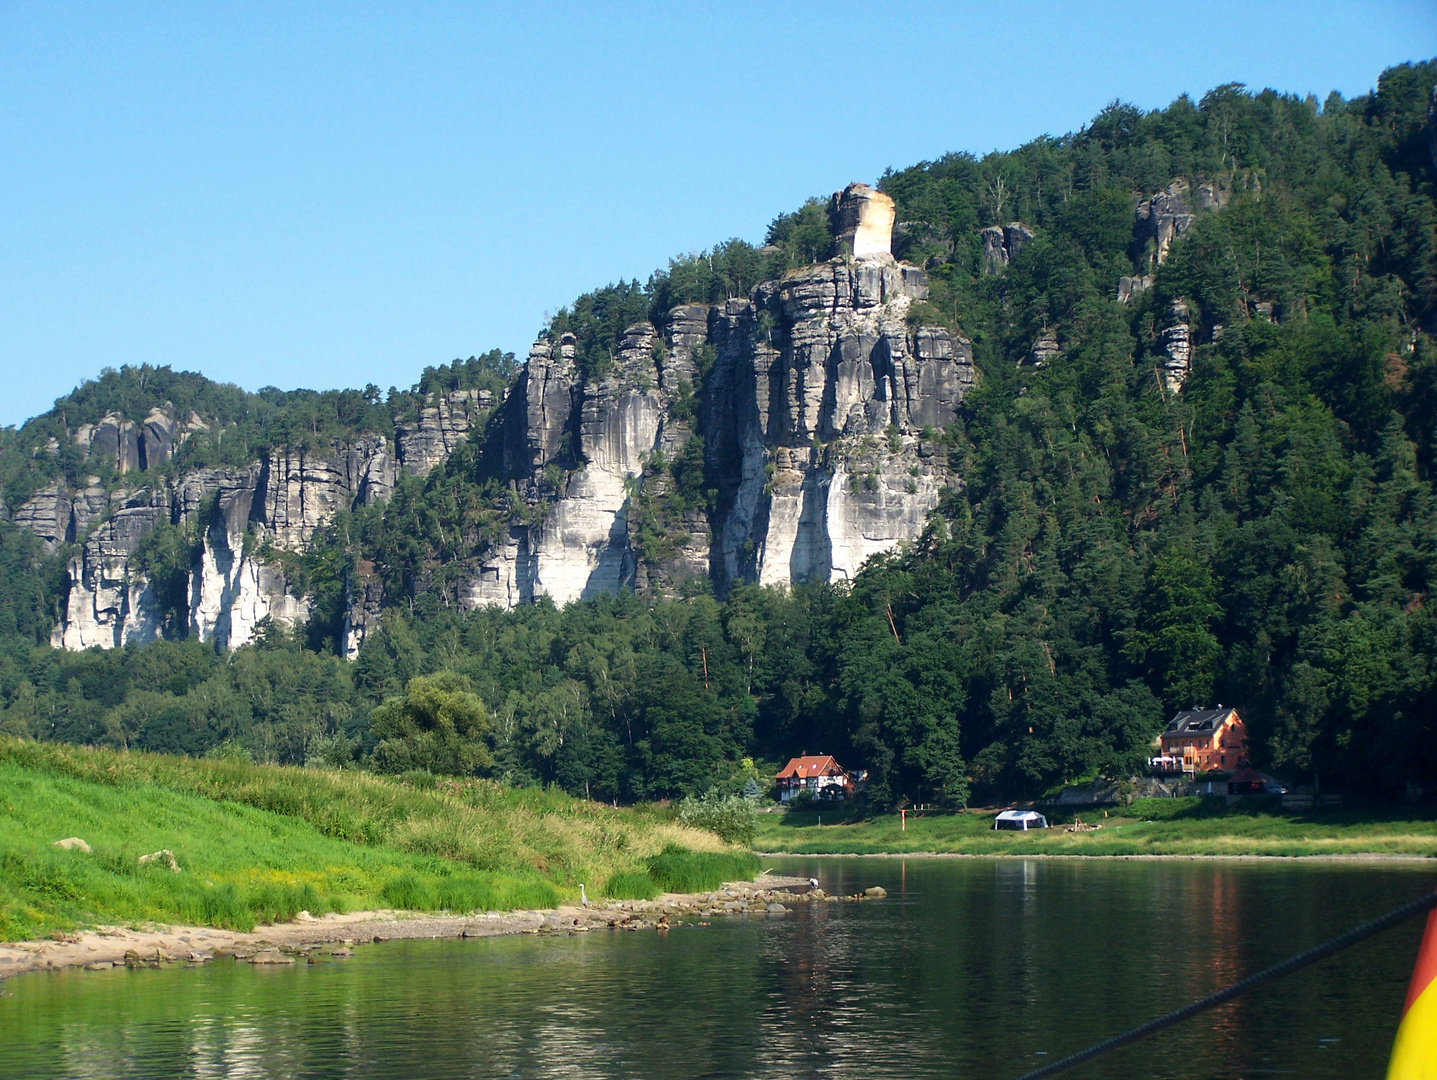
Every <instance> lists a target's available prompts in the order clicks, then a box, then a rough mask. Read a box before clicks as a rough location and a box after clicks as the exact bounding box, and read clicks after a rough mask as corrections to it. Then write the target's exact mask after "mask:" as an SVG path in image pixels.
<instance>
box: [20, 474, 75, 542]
mask: <svg viewBox="0 0 1437 1080" xmlns="http://www.w3.org/2000/svg"><path fill="white" fill-rule="evenodd" d="M11 520H12V521H14V523H15V524H16V525H18V526H20V527H21V528H22V529H28V530H29V531H30V532H32V533H34V534H35V535H36V536H38V537H39V538H40V543H41V544H43V545H44V547H45V550H46V551H47V552H49V553H51V554H53V553H54V552H55V550H56V549H57V548H58V547H59V546H60V545H61V544H64V543H67V542H69V540H70V539H71V538H72V535H73V534H72V533H71V531H70V495H69V492H67V491H65V490H64V489H62V488H60V487H46V488H41V489H40V490H39V491H37V492H35V494H33V495H31V496H30V497H29V498H28V499H26V500H25V501H24V502H22V503H21V504H20V505H19V506H17V507H15V510H14V513H13V514H12V515H11Z"/></svg>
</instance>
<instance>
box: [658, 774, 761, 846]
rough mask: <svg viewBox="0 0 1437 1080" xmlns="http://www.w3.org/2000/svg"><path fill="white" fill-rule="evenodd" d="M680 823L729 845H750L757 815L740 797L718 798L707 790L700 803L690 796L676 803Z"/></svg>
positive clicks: (723, 796) (712, 791)
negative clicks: (720, 839)
mask: <svg viewBox="0 0 1437 1080" xmlns="http://www.w3.org/2000/svg"><path fill="white" fill-rule="evenodd" d="M678 817H679V821H681V822H682V823H683V824H685V825H688V826H690V827H692V828H695V829H705V830H707V831H708V832H711V833H717V834H718V835H719V836H720V837H722V838H723V839H724V840H725V841H727V842H728V843H730V844H743V845H744V846H745V847H747V846H748V845H750V844H752V843H753V837H754V833H755V832H756V831H757V830H758V813H757V810H756V809H755V807H754V804H753V801H752V800H750V799H745V798H743V797H742V796H741V795H720V794H719V793H718V792H717V791H716V790H714V789H712V788H710V789H709V790H708V792H707V793H705V795H704V796H703V798H701V799H695V798H694V797H693V796H692V795H690V796H688V797H687V798H685V799H684V800H683V801H682V802H681V803H679V814H678Z"/></svg>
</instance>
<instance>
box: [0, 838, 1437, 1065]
mask: <svg viewBox="0 0 1437 1080" xmlns="http://www.w3.org/2000/svg"><path fill="white" fill-rule="evenodd" d="M814 869H815V872H820V873H823V875H824V876H825V879H826V880H825V884H827V885H829V886H830V887H836V888H838V889H842V890H843V891H852V890H854V889H857V888H859V887H861V886H863V885H867V884H873V883H875V881H881V882H882V883H883V884H885V885H886V886H888V887H889V888H890V896H889V899H888V900H886V901H882V902H878V903H865V904H832V905H820V906H817V907H814V908H812V909H807V910H800V911H797V912H795V913H794V914H792V915H790V916H787V917H785V918H782V919H771V920H766V919H760V918H749V919H731V920H715V925H714V926H712V927H710V928H707V929H699V928H695V927H684V928H680V929H676V930H674V931H672V932H671V933H669V934H668V935H667V936H660V935H657V934H653V933H651V932H646V933H637V934H608V933H594V934H589V935H585V936H581V937H573V938H570V937H556V938H539V939H535V938H522V939H498V940H490V941H477V942H476V941H462V942H461V941H451V942H390V943H387V944H385V945H383V946H380V947H377V948H374V949H364V950H361V951H360V954H359V955H358V956H356V957H355V958H354V959H353V960H351V961H348V962H346V963H344V964H338V963H336V964H331V965H319V966H315V967H306V966H304V965H302V964H301V965H296V966H295V967H292V968H285V969H280V970H265V969H252V968H250V967H248V966H246V965H238V964H231V963H226V962H222V963H220V964H218V965H215V966H213V967H210V968H207V969H205V970H203V971H193V970H187V969H184V968H171V969H166V970H160V971H135V972H126V971H115V972H110V973H105V974H99V975H94V974H80V973H65V974H58V975H45V976H35V977H27V979H22V980H20V981H18V982H17V983H15V984H13V985H12V987H11V990H12V996H11V997H8V998H3V999H0V1072H3V1073H4V1074H5V1075H7V1077H8V1076H17V1077H30V1076H35V1077H39V1076H45V1077H50V1076H66V1077H84V1078H95V1080H101V1078H109V1077H116V1078H119V1077H124V1078H132V1077H174V1076H183V1077H237V1078H243V1077H261V1076H262V1077H272V1076H286V1077H291V1076H292V1077H314V1078H331V1077H333V1078H336V1080H338V1078H350V1077H356V1078H357V1077H366V1078H367V1077H409V1076H414V1075H444V1076H458V1077H464V1076H473V1077H490V1076H525V1077H567V1076H585V1077H614V1078H639V1077H643V1078H646V1080H648V1078H654V1080H659V1078H664V1077H674V1076H685V1077H687V1076H713V1077H755V1076H845V1077H847V1076H863V1077H888V1076H904V1077H921V1076H959V1077H965V1076H966V1077H980V1076H981V1077H989V1076H1002V1075H1005V1074H1016V1073H1018V1072H1021V1071H1023V1069H1024V1068H1027V1067H1031V1066H1032V1065H1034V1064H1037V1063H1039V1062H1041V1061H1042V1060H1043V1059H1042V1058H1040V1057H1037V1056H1035V1051H1037V1050H1047V1051H1048V1052H1049V1053H1050V1054H1052V1055H1056V1054H1061V1053H1064V1052H1067V1051H1070V1050H1073V1049H1076V1048H1078V1047H1080V1046H1082V1045H1085V1044H1086V1043H1088V1042H1089V1041H1091V1040H1093V1039H1096V1038H1100V1037H1102V1036H1104V1035H1108V1034H1112V1033H1114V1032H1116V1031H1119V1030H1122V1029H1124V1028H1126V1027H1128V1026H1130V1025H1132V1024H1134V1023H1138V1022H1141V1021H1143V1020H1146V1019H1148V1018H1150V1017H1152V1016H1153V1015H1155V1014H1157V1013H1160V1012H1162V1011H1164V1010H1166V1009H1168V1008H1172V1007H1175V1006H1177V1005H1180V1004H1184V1003H1186V1002H1187V1001H1189V1000H1191V999H1192V998H1194V997H1196V996H1198V995H1200V994H1203V993H1206V992H1208V991H1210V990H1213V989H1216V988H1217V987H1219V986H1221V985H1224V984H1226V983H1227V982H1230V981H1232V980H1235V979H1238V978H1241V977H1242V976H1244V975H1246V974H1248V973H1250V972H1252V971H1255V970H1258V969H1259V968H1261V967H1263V966H1266V965H1267V964H1270V963H1272V962H1274V961H1276V960H1278V959H1280V958H1281V957H1283V956H1286V955H1288V954H1289V953H1291V952H1293V951H1296V950H1297V949H1300V948H1303V947H1305V946H1307V945H1310V944H1312V943H1314V942H1316V941H1318V940H1320V939H1322V938H1323V937H1325V936H1327V935H1329V934H1331V933H1334V932H1337V931H1339V930H1341V929H1344V928H1346V927H1347V926H1348V925H1351V924H1352V923H1355V922H1357V921H1359V920H1360V919H1361V918H1363V917H1365V916H1367V915H1369V914H1372V913H1375V912H1376V911H1378V910H1382V909H1384V908H1385V907H1387V906H1390V904H1391V903H1393V902H1394V901H1395V900H1396V899H1397V898H1399V897H1400V896H1404V895H1409V894H1411V893H1413V892H1415V891H1418V890H1419V889H1420V888H1422V887H1424V886H1425V885H1426V884H1427V881H1426V879H1425V878H1423V877H1421V876H1419V875H1415V874H1404V873H1394V872H1376V871H1372V870H1370V869H1365V868H1364V869H1361V870H1354V871H1350V872H1348V871H1343V870H1340V869H1335V868H1332V867H1327V868H1304V867H1287V866H1277V867H1272V866H1268V865H1266V864H1262V865H1253V864H1237V863H1233V864H1213V863H1181V862H1174V863H1161V864H1158V863H1078V862H1069V861H1058V860H1045V861H1035V860H1027V861H1021V860H1011V861H983V860H971V861H968V860H965V861H962V862H953V861H938V860H910V861H908V862H907V864H906V866H905V865H904V864H902V863H897V862H883V863H872V862H870V863H866V864H857V863H845V864H838V865H835V864H832V863H828V864H821V869H820V868H819V866H818V864H815V868H814ZM905 884H906V887H907V891H906V893H905V892H904V891H903V889H902V886H903V885H905ZM1419 931H1420V928H1419V927H1416V926H1415V925H1414V926H1413V927H1411V928H1407V929H1405V930H1404V931H1402V932H1401V933H1400V934H1397V935H1395V936H1393V937H1391V938H1386V939H1379V940H1378V941H1377V942H1373V943H1369V944H1366V945H1363V946H1359V947H1358V948H1357V949H1355V950H1353V951H1352V952H1351V953H1349V954H1346V955H1345V956H1344V957H1343V958H1341V959H1339V960H1336V961H1331V962H1328V963H1327V964H1325V965H1323V966H1320V967H1318V968H1316V969H1314V970H1313V971H1311V972H1309V973H1307V974H1306V975H1299V976H1297V977H1294V978H1293V979H1290V980H1285V981H1284V982H1282V983H1279V984H1277V985H1276V986H1275V987H1273V988H1272V989H1270V990H1264V991H1259V992H1257V993H1255V994H1254V995H1252V996H1251V997H1249V998H1246V999H1240V1000H1239V1001H1238V1002H1235V1003H1233V1004H1232V1005H1230V1006H1229V1007H1228V1008H1227V1009H1225V1010H1223V1011H1219V1012H1216V1013H1213V1014H1210V1015H1209V1016H1208V1017H1206V1018H1203V1019H1201V1020H1198V1021H1195V1022H1193V1023H1190V1024H1188V1025H1184V1026H1183V1027H1180V1028H1177V1029H1174V1030H1173V1031H1172V1032H1169V1033H1167V1034H1164V1035H1163V1036H1161V1037H1160V1038H1158V1039H1156V1040H1154V1041H1152V1042H1150V1043H1148V1044H1145V1045H1144V1046H1142V1047H1138V1048H1133V1049H1131V1050H1128V1051H1125V1052H1124V1054H1123V1056H1122V1057H1121V1058H1120V1059H1118V1060H1116V1061H1115V1062H1114V1063H1113V1072H1112V1074H1113V1075H1119V1074H1121V1075H1132V1076H1135V1077H1142V1076H1154V1077H1156V1076H1164V1077H1166V1076H1186V1075H1213V1076H1218V1075H1240V1074H1242V1071H1243V1069H1244V1068H1245V1067H1248V1066H1251V1067H1255V1068H1259V1069H1261V1068H1269V1069H1273V1068H1276V1069H1281V1070H1289V1071H1292V1072H1294V1073H1295V1074H1297V1075H1304V1076H1340V1075H1348V1074H1354V1075H1355V1074H1357V1073H1360V1072H1361V1071H1362V1070H1363V1068H1364V1067H1365V1065H1364V1063H1370V1062H1374V1061H1376V1062H1380V1061H1381V1060H1383V1059H1384V1057H1385V1054H1386V1050H1387V1047H1388V1046H1389V1045H1390V1038H1391V1034H1392V1029H1393V1027H1394V1026H1395V1023H1396V1018H1397V1011H1398V1009H1399V1007H1400V1003H1401V997H1402V992H1403V984H1404V980H1405V978H1406V975H1407V972H1408V970H1409V969H1410V962H1411V956H1412V955H1413V952H1414V951H1415V946H1416V935H1417V933H1418V932H1419ZM1333 1037H1336V1038H1340V1039H1341V1042H1339V1043H1335V1044H1334V1043H1327V1044H1320V1043H1319V1042H1318V1040H1319V1039H1321V1038H1333ZM1324 1045H1325V1046H1327V1047H1328V1048H1327V1049H1322V1048H1321V1047H1322V1046H1324ZM1274 1055H1276V1057H1275V1056H1274ZM1267 1059H1270V1060H1267ZM1234 1070H1237V1072H1234ZM1344 1070H1345V1072H1344Z"/></svg>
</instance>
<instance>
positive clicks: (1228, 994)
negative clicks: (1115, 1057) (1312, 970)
mask: <svg viewBox="0 0 1437 1080" xmlns="http://www.w3.org/2000/svg"><path fill="white" fill-rule="evenodd" d="M1434 907H1437V892H1430V893H1427V894H1426V895H1425V896H1419V897H1418V898H1417V899H1416V900H1409V901H1408V902H1407V903H1405V904H1403V905H1402V906H1401V907H1399V908H1393V909H1392V910H1391V911H1389V912H1388V913H1387V914H1386V915H1382V916H1379V917H1378V918H1376V919H1373V920H1372V921H1371V922H1365V923H1363V924H1362V925H1361V926H1357V927H1353V928H1352V929H1351V930H1349V931H1347V933H1345V934H1341V935H1339V936H1338V937H1335V938H1333V939H1332V940H1330V941H1324V942H1323V943H1322V944H1321V945H1314V946H1313V947H1312V948H1310V949H1308V950H1307V951H1306V952H1301V953H1298V954H1297V955H1296V956H1290V957H1288V958H1287V959H1286V960H1284V961H1283V962H1282V963H1280V964H1275V965H1274V966H1272V967H1270V968H1268V969H1266V970H1265V971H1259V972H1258V973H1257V974H1256V975H1249V976H1248V977H1247V978H1245V979H1240V980H1239V981H1237V982H1235V983H1233V984H1232V985H1231V986H1225V987H1223V989H1221V990H1219V991H1217V992H1216V993H1213V994H1209V995H1208V996H1207V997H1205V998H1199V999H1198V1000H1197V1001H1194V1002H1193V1003H1192V1004H1190V1005H1184V1006H1183V1007H1182V1008H1181V1009H1175V1010H1173V1011H1172V1012H1170V1013H1168V1014H1167V1015H1166V1016H1159V1017H1158V1018H1157V1019H1156V1020H1149V1021H1148V1022H1147V1023H1146V1024H1143V1025H1142V1026H1141V1027H1135V1028H1133V1029H1132V1030H1131V1031H1125V1032H1123V1033H1122V1034H1121V1035H1114V1036H1113V1037H1112V1038H1111V1039H1104V1040H1103V1041H1102V1042H1100V1043H1094V1044H1093V1045H1092V1046H1090V1047H1088V1048H1087V1049H1086V1050H1079V1051H1078V1052H1077V1053H1076V1054H1069V1055H1068V1056H1067V1057H1065V1058H1060V1059H1059V1060H1057V1061H1055V1062H1053V1063H1052V1064H1050V1065H1044V1066H1043V1067H1042V1068H1041V1069H1034V1070H1033V1071H1032V1072H1029V1073H1024V1074H1023V1075H1022V1076H1020V1077H1018V1080H1038V1078H1039V1077H1043V1076H1055V1075H1057V1074H1058V1073H1060V1072H1064V1071H1066V1070H1067V1069H1071V1068H1072V1067H1073V1066H1074V1065H1080V1064H1082V1063H1083V1062H1085V1061H1091V1060H1092V1059H1093V1058H1095V1057H1100V1056H1102V1055H1103V1054H1106V1053H1108V1052H1109V1051H1111V1050H1116V1049H1117V1048H1118V1047H1120V1046H1127V1045H1128V1043H1132V1042H1137V1041H1138V1040H1139V1039H1143V1038H1146V1037H1147V1036H1149V1035H1151V1034H1152V1033H1153V1032H1155V1031H1161V1030H1162V1029H1163V1028H1165V1027H1171V1026H1172V1025H1173V1024H1176V1023H1178V1022H1179V1021H1181V1020H1186V1019H1187V1018H1188V1017H1190V1016H1196V1015H1197V1014H1198V1013H1200V1012H1205V1011H1207V1010H1208V1009H1211V1008H1214V1007H1216V1006H1218V1005H1221V1004H1222V1003H1223V1002H1224V1001H1230V1000H1232V999H1233V998H1235V997H1237V996H1238V995H1239V994H1244V993H1246V992H1247V991H1249V990H1251V989H1252V988H1253V987H1254V986H1260V985H1262V984H1263V983H1265V982H1269V981H1271V980H1272V979H1277V978H1281V977H1282V976H1283V975H1287V974H1290V973H1291V972H1294V971H1296V970H1298V969H1299V968H1305V967H1307V965H1308V964H1314V963H1316V962H1317V961H1319V960H1321V959H1322V958H1323V957H1325V956H1331V955H1332V954H1333V953H1335V952H1340V951H1341V950H1343V949H1345V948H1347V947H1348V946H1349V945H1356V944H1357V943H1358V942H1359V941H1362V940H1363V939H1365V938H1370V937H1372V935H1374V934H1380V933H1381V932H1382V931H1383V930H1386V929H1388V928H1389V927H1393V926H1396V925H1397V924H1398V923H1400V922H1405V921H1406V920H1408V919H1410V918H1412V916H1414V915H1420V914H1422V913H1423V912H1424V911H1428V910H1430V909H1432V908H1434Z"/></svg>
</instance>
